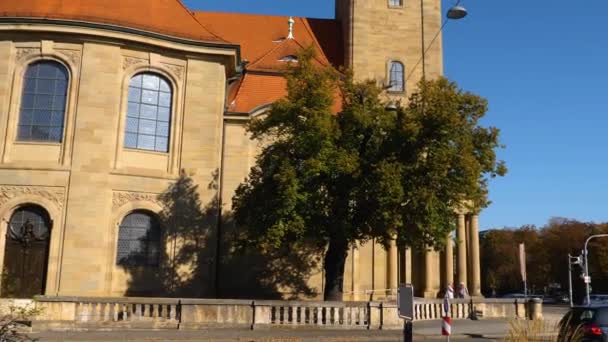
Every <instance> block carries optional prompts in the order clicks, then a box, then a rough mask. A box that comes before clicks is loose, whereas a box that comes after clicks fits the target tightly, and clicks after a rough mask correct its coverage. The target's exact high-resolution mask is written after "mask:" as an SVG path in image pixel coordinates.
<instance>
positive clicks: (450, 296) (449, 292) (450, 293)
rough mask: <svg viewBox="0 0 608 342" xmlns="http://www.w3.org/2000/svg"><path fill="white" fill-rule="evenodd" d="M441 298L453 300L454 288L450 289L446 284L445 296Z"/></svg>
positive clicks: (450, 286)
mask: <svg viewBox="0 0 608 342" xmlns="http://www.w3.org/2000/svg"><path fill="white" fill-rule="evenodd" d="M443 298H446V299H454V288H452V284H451V283H450V284H448V287H447V288H446V289H445V295H444V296H443Z"/></svg>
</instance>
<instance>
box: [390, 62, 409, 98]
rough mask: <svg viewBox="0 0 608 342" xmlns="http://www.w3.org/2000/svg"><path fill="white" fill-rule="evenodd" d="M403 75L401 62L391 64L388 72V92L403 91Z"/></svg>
mask: <svg viewBox="0 0 608 342" xmlns="http://www.w3.org/2000/svg"><path fill="white" fill-rule="evenodd" d="M403 73H404V72H403V64H401V62H391V68H390V72H389V85H390V88H389V89H388V90H389V91H403V90H404V89H405V82H404V80H403Z"/></svg>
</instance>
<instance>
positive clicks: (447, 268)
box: [442, 233, 454, 290]
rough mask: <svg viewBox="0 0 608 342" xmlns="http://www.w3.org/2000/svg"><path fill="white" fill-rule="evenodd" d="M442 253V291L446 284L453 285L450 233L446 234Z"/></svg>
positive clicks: (452, 253) (452, 254) (452, 256)
mask: <svg viewBox="0 0 608 342" xmlns="http://www.w3.org/2000/svg"><path fill="white" fill-rule="evenodd" d="M443 253H444V255H443V263H444V270H443V271H444V274H443V278H444V284H443V286H442V290H443V289H445V288H446V287H447V286H448V284H452V285H454V246H453V245H452V233H449V234H448V237H447V239H446V242H445V250H444V252H443Z"/></svg>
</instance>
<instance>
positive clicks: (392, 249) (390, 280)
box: [386, 239, 399, 294]
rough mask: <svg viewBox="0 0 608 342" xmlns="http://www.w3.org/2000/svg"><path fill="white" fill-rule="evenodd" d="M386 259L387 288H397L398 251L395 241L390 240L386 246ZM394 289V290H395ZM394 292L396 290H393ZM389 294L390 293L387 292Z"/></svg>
mask: <svg viewBox="0 0 608 342" xmlns="http://www.w3.org/2000/svg"><path fill="white" fill-rule="evenodd" d="M387 254H388V255H387V256H388V260H387V263H386V278H387V279H386V282H387V285H388V286H387V289H397V288H398V287H399V261H398V260H399V253H398V249H397V241H395V240H394V239H393V240H391V242H390V245H389V248H388V253H387ZM395 291H396V290H395ZM395 293H396V292H395ZM387 294H391V293H387Z"/></svg>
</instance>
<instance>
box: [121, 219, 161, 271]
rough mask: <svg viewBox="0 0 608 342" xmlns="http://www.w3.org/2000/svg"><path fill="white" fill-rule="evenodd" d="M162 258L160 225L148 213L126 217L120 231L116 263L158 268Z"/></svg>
mask: <svg viewBox="0 0 608 342" xmlns="http://www.w3.org/2000/svg"><path fill="white" fill-rule="evenodd" d="M159 258H160V223H159V222H158V219H157V218H156V216H154V215H152V214H150V213H148V212H146V211H134V212H132V213H131V214H129V215H127V216H125V218H124V219H123V220H122V222H121V223H120V227H119V230H118V248H117V252H116V263H117V264H118V265H123V266H157V265H158V262H159Z"/></svg>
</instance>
